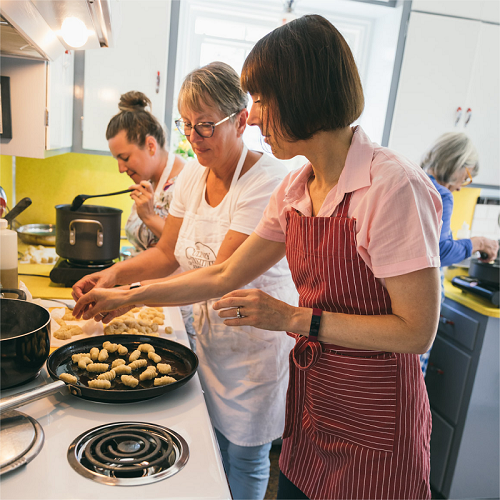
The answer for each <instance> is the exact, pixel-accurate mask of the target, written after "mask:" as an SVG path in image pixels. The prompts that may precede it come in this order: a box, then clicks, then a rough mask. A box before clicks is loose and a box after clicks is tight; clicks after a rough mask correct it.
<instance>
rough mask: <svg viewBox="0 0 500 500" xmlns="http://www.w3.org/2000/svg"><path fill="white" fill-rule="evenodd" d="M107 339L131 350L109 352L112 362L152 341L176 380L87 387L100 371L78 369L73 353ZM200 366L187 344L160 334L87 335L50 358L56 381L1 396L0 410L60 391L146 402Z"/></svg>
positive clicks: (178, 384) (92, 398)
mask: <svg viewBox="0 0 500 500" xmlns="http://www.w3.org/2000/svg"><path fill="white" fill-rule="evenodd" d="M106 341H109V342H111V343H115V344H122V345H124V346H125V347H127V348H128V350H129V353H128V354H127V355H126V356H125V357H123V356H118V354H117V353H112V354H110V355H109V359H108V360H107V361H106V363H109V364H111V363H112V362H113V361H114V360H115V359H116V358H117V357H122V358H123V359H125V360H127V361H128V356H129V355H130V353H131V352H132V351H133V350H134V349H136V348H137V346H138V345H139V344H151V345H152V346H153V347H154V348H155V352H156V354H158V355H160V356H161V357H162V361H161V362H162V363H169V364H170V365H171V366H172V373H169V376H172V377H174V378H175V379H177V381H176V382H173V383H172V384H169V385H162V386H154V385H153V380H145V381H140V382H139V385H138V386H137V387H135V388H130V387H127V386H125V385H123V384H122V382H121V380H120V377H116V379H115V380H113V381H112V382H111V388H110V389H106V390H104V389H94V388H91V387H88V386H87V385H86V384H87V382H88V380H89V378H97V375H98V374H89V373H88V372H86V370H81V369H79V368H78V365H77V364H76V363H73V361H72V359H71V356H72V355H73V354H77V353H82V352H89V351H90V349H92V348H93V347H98V348H99V349H102V344H103V343H104V342H106ZM141 358H145V359H148V358H147V353H142V354H141ZM148 364H149V365H151V364H154V363H153V362H152V361H151V360H148ZM197 368H198V357H197V356H196V354H195V353H194V352H193V351H192V350H191V349H189V348H188V347H185V346H184V345H182V344H179V343H178V342H174V341H172V340H167V339H164V338H161V337H150V336H148V335H126V334H125V335H99V336H96V337H88V338H85V339H81V340H76V341H74V342H70V343H68V344H66V345H64V346H62V347H59V348H58V349H57V350H55V351H54V352H53V353H52V354H51V355H50V356H49V357H48V359H47V371H48V372H49V374H50V376H51V377H52V378H53V379H54V380H56V382H52V383H49V384H46V385H43V386H41V387H38V388H36V389H33V390H29V391H25V392H22V393H20V394H16V395H14V396H9V397H6V398H2V399H0V412H3V411H6V410H9V409H12V408H17V407H19V406H22V405H25V404H28V403H31V402H33V401H37V400H38V399H42V398H44V397H46V396H49V395H51V394H55V393H57V392H61V393H63V394H73V395H74V396H77V397H80V398H83V399H88V400H90V401H100V402H105V403H131V402H135V401H144V400H146V399H151V398H155V397H157V396H161V395H162V394H165V393H167V392H170V391H174V390H176V389H179V388H180V387H182V386H183V385H184V384H186V382H188V381H189V380H190V379H191V378H192V377H193V376H194V374H195V373H196V370H197ZM64 372H67V373H70V374H71V375H75V376H76V377H77V379H78V382H77V383H76V384H67V383H65V382H63V381H62V380H60V379H59V375H60V374H61V373H64ZM140 373H142V370H140V371H137V372H133V374H134V375H136V376H138V375H139V374H140Z"/></svg>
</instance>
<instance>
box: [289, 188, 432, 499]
mask: <svg viewBox="0 0 500 500" xmlns="http://www.w3.org/2000/svg"><path fill="white" fill-rule="evenodd" d="M351 194H352V193H348V194H346V195H345V196H344V199H343V200H342V202H341V203H340V205H339V207H338V210H337V215H336V216H332V217H304V216H301V215H300V214H299V213H297V212H296V211H294V210H292V211H290V212H288V213H287V229H286V256H287V259H288V263H289V266H290V270H291V272H292V277H293V280H294V282H295V285H296V287H297V290H298V291H299V295H300V306H302V307H318V308H320V309H322V310H324V311H330V312H339V313H345V314H367V315H380V314H391V301H390V297H389V294H388V293H387V290H386V289H385V288H384V287H383V286H382V285H381V284H380V283H379V282H378V281H377V279H375V276H374V275H373V273H372V271H371V270H370V268H369V267H368V266H367V265H366V264H365V262H364V261H363V259H362V258H361V257H360V256H359V254H358V252H357V249H356V238H355V236H356V233H355V223H356V221H355V219H350V218H348V216H347V213H348V209H349V204H350V200H351ZM288 335H290V336H292V337H295V339H296V344H295V347H294V349H293V350H292V351H291V353H290V360H289V363H290V381H289V386H288V392H287V403H286V404H287V407H286V422H285V432H284V435H283V438H284V440H283V447H282V451H281V456H280V469H281V471H282V472H283V474H285V476H286V477H287V478H288V479H289V480H290V481H291V482H292V483H293V484H295V485H296V486H297V487H298V488H299V489H300V490H302V491H303V492H304V494H305V495H307V496H308V497H309V498H312V499H325V498H332V499H348V498H358V499H388V498H391V499H403V498H431V495H430V488H429V473H430V463H429V458H430V455H429V451H430V450H429V442H430V433H431V415H430V409H429V402H428V399H427V392H426V389H425V384H424V379H423V376H422V371H421V369H420V363H419V358H418V355H416V354H399V353H390V352H383V351H367V350H357V349H349V348H346V347H341V346H337V345H334V344H327V343H323V342H321V343H320V342H317V341H315V342H313V341H311V342H309V339H308V338H307V337H301V336H299V335H296V334H293V333H289V334H288Z"/></svg>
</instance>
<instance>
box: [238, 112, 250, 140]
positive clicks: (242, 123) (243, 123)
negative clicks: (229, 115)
mask: <svg viewBox="0 0 500 500" xmlns="http://www.w3.org/2000/svg"><path fill="white" fill-rule="evenodd" d="M247 119H248V109H247V108H245V109H244V110H242V111H240V112H239V114H238V115H237V117H236V122H235V123H236V128H237V130H238V137H241V136H242V135H243V132H244V131H245V129H246V127H247Z"/></svg>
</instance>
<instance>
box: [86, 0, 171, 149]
mask: <svg viewBox="0 0 500 500" xmlns="http://www.w3.org/2000/svg"><path fill="white" fill-rule="evenodd" d="M170 6H171V2H170V0H164V1H157V0H141V2H140V3H138V2H129V1H126V2H121V9H120V10H121V23H120V29H119V31H118V33H117V35H116V38H115V44H114V47H112V48H109V49H104V50H97V51H86V52H85V74H84V89H83V138H82V147H83V149H84V150H96V151H109V150H108V143H107V140H106V127H107V125H108V122H109V120H110V119H111V117H112V116H114V115H115V114H116V113H118V111H119V110H118V101H119V99H120V95H121V94H124V93H125V92H128V91H130V90H139V91H141V92H143V93H144V94H146V95H147V96H148V97H149V99H150V100H151V102H152V112H153V114H154V115H155V116H156V118H158V120H159V121H160V123H163V122H164V113H165V97H166V76H167V75H166V71H167V58H168V42H169V30H170ZM144 12H147V19H142V17H141V16H142V13H144Z"/></svg>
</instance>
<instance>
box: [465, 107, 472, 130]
mask: <svg viewBox="0 0 500 500" xmlns="http://www.w3.org/2000/svg"><path fill="white" fill-rule="evenodd" d="M471 118H472V109H470V108H467V111H466V112H465V126H467V124H468V123H469V122H470V119H471Z"/></svg>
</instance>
